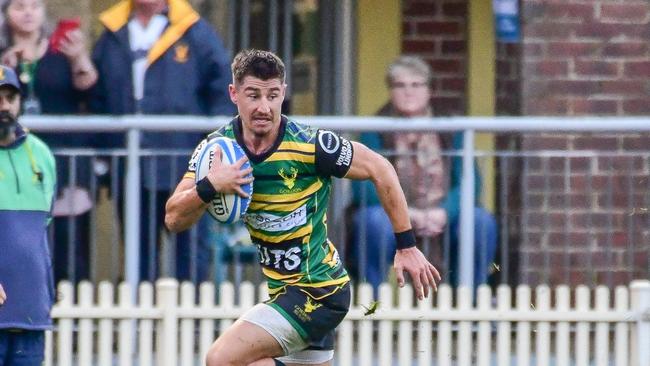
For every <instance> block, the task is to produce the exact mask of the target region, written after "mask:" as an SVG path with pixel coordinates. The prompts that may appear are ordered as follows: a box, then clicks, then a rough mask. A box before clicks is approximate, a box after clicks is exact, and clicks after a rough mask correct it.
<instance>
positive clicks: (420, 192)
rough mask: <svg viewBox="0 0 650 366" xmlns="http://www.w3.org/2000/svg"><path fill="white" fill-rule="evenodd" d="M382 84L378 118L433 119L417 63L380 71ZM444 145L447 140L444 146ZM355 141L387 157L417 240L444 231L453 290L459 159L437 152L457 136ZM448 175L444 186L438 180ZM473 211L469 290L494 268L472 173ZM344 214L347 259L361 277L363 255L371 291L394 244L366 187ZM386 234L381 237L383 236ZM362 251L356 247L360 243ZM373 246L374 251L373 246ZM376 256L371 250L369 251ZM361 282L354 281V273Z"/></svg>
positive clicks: (376, 136) (427, 73)
mask: <svg viewBox="0 0 650 366" xmlns="http://www.w3.org/2000/svg"><path fill="white" fill-rule="evenodd" d="M386 81H387V83H388V87H389V88H390V101H389V102H388V103H387V104H386V105H385V106H384V107H383V108H382V109H381V110H380V111H379V112H378V115H380V116H396V117H397V116H399V117H404V118H412V117H430V116H433V109H432V106H431V95H432V91H431V69H430V68H429V66H428V65H427V64H426V63H425V62H424V61H423V60H421V59H419V58H416V57H410V56H403V57H400V58H398V59H397V60H396V61H395V62H393V63H392V64H391V65H390V67H389V68H388V72H387V75H386ZM449 140H451V141H449ZM360 141H361V142H362V143H364V144H366V145H367V146H368V147H370V148H372V149H375V150H377V151H384V152H385V151H387V150H391V151H394V152H395V157H394V160H395V161H394V163H395V169H396V171H397V173H398V175H399V177H400V180H401V181H402V187H404V193H405V195H406V198H407V200H408V202H409V205H410V206H411V208H410V209H409V215H410V216H411V223H412V225H413V227H414V229H415V230H416V232H417V234H418V236H419V238H420V239H422V238H424V237H434V236H437V235H438V234H440V233H441V232H442V231H443V230H444V229H445V227H447V228H448V230H449V238H450V240H449V242H450V263H449V271H448V272H449V274H448V281H449V282H450V283H451V284H453V285H457V284H458V250H459V233H458V231H459V221H460V220H459V219H460V181H461V174H462V158H461V157H453V158H451V164H446V162H445V160H444V159H443V157H442V156H441V151H442V150H444V149H449V148H450V149H452V150H459V149H462V143H463V138H462V133H460V132H459V133H454V134H452V136H451V138H450V139H445V138H443V137H442V136H440V135H439V134H436V133H420V132H418V133H414V132H399V133H383V134H380V133H376V132H371V133H363V134H362V136H361V138H360ZM446 171H448V172H449V173H448V174H449V176H450V178H449V185H448V187H447V184H446V183H447V180H446V178H445V174H446ZM474 172H475V173H474V174H475V178H476V185H475V192H476V207H475V208H474V220H475V221H474V223H475V229H474V238H475V241H474V246H475V249H474V250H475V258H474V265H475V267H474V284H475V285H478V284H481V283H485V282H486V281H487V275H488V270H489V268H488V267H489V265H490V263H492V262H493V261H494V257H495V254H496V245H497V238H496V236H497V233H496V230H497V228H496V220H495V219H494V217H493V216H492V214H490V213H489V212H488V211H487V210H486V209H484V208H483V207H480V193H481V189H480V187H481V181H480V176H479V174H478V169H477V168H476V166H475V169H474ZM353 189H354V197H353V202H354V204H355V207H356V209H355V210H354V212H353V214H352V222H353V225H352V226H353V230H352V231H353V233H352V245H351V246H350V253H349V255H350V258H349V260H350V261H351V262H352V264H353V265H355V268H356V269H357V272H360V271H361V268H359V267H362V264H361V263H360V258H361V254H362V253H360V252H359V250H363V249H364V248H366V252H365V253H364V254H365V258H366V261H365V271H364V272H365V278H366V280H367V281H368V282H369V283H371V284H372V285H373V286H374V287H375V289H376V288H377V286H379V284H380V283H381V282H382V281H384V279H385V274H386V273H387V270H386V269H387V266H388V265H389V264H388V262H387V261H389V260H390V258H392V256H393V255H394V252H395V242H394V238H393V235H392V233H391V232H390V226H389V225H388V224H389V221H388V217H387V216H386V214H385V213H384V210H383V209H382V207H381V205H380V203H379V201H378V198H377V193H376V192H375V190H374V189H373V187H372V186H370V185H368V184H363V183H357V182H355V185H354V186H353ZM387 228H388V230H387ZM364 243H365V244H366V245H363V244H364ZM377 244H378V245H379V246H380V248H376V247H374V245H377ZM377 249H379V250H377ZM358 275H359V276H360V277H361V274H358Z"/></svg>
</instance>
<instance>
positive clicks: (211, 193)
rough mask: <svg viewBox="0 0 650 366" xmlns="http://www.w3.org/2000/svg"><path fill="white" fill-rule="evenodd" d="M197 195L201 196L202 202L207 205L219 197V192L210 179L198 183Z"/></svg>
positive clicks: (206, 178)
mask: <svg viewBox="0 0 650 366" xmlns="http://www.w3.org/2000/svg"><path fill="white" fill-rule="evenodd" d="M196 193H197V194H198V195H199V198H200V199H201V201H203V202H205V203H209V202H210V201H212V200H213V199H214V198H215V197H216V196H217V190H216V189H214V186H213V185H212V183H210V180H209V179H208V177H205V178H203V179H201V180H199V181H198V182H196Z"/></svg>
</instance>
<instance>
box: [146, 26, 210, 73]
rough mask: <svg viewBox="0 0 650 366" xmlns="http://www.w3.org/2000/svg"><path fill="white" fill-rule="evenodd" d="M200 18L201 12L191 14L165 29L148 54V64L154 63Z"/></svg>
mask: <svg viewBox="0 0 650 366" xmlns="http://www.w3.org/2000/svg"><path fill="white" fill-rule="evenodd" d="M199 19H200V16H199V14H197V13H194V14H189V15H188V16H187V17H185V18H184V19H183V20H181V21H180V23H178V24H174V25H172V26H171V27H168V28H167V30H165V33H163V35H162V36H161V37H160V38H159V39H158V41H157V42H156V43H154V45H153V46H152V47H151V49H150V50H149V54H148V55H147V66H148V65H151V64H153V63H154V62H155V61H156V60H157V59H159V58H160V56H162V55H163V53H165V51H167V50H168V49H169V47H171V46H172V45H173V44H174V43H176V41H178V40H179V39H180V38H181V37H182V36H183V34H185V32H186V31H187V30H188V29H189V28H190V27H191V26H192V25H194V23H196V22H198V21H199Z"/></svg>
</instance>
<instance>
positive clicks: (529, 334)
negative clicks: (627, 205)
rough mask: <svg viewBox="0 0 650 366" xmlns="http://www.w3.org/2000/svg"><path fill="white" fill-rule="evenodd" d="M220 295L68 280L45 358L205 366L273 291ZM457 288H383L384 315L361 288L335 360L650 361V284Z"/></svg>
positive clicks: (64, 363)
mask: <svg viewBox="0 0 650 366" xmlns="http://www.w3.org/2000/svg"><path fill="white" fill-rule="evenodd" d="M219 291H220V293H219V295H220V296H219V302H218V303H215V301H214V299H215V286H214V285H212V284H210V283H204V284H202V285H201V286H200V289H199V295H198V303H197V301H196V299H197V295H196V292H195V288H194V286H193V285H191V284H189V283H183V284H182V285H180V294H179V284H178V283H177V282H176V281H175V280H171V279H163V280H160V281H158V282H157V283H156V285H155V292H154V286H152V285H151V284H149V283H143V284H141V285H140V287H139V289H138V291H137V292H138V299H139V301H138V302H135V301H134V297H133V295H134V293H135V291H132V289H131V288H130V287H129V286H128V285H127V284H122V285H120V286H119V288H118V291H117V299H116V294H115V291H114V288H113V286H112V285H111V284H110V283H101V284H99V286H98V289H97V291H96V289H95V288H94V287H93V285H91V284H90V283H81V284H79V287H78V288H77V291H76V293H75V291H74V288H73V286H72V285H70V284H69V283H61V284H60V286H59V291H58V294H59V302H58V303H57V304H56V306H55V307H54V309H53V310H52V315H53V317H54V318H55V323H56V329H55V331H54V332H53V333H52V332H48V335H47V338H46V362H45V365H47V366H50V365H59V366H71V365H80V366H88V365H99V366H109V365H120V366H132V365H137V366H150V365H156V366H178V365H182V366H187V365H203V361H202V360H203V355H205V353H206V351H207V350H208V348H209V347H210V345H211V344H212V342H213V341H214V339H215V337H216V336H217V335H218V334H219V332H221V331H223V330H224V329H225V328H227V327H228V326H230V324H232V322H233V320H234V319H236V318H237V317H238V316H239V315H241V314H242V313H243V312H244V311H245V310H246V309H248V308H250V307H251V306H253V304H255V303H256V301H260V300H263V299H265V298H266V297H267V295H266V289H265V288H264V287H260V288H259V289H258V290H257V291H256V289H255V288H254V286H253V285H251V284H250V283H244V284H242V285H241V286H240V287H239V289H238V291H239V297H240V301H239V304H235V301H234V300H235V289H234V287H233V286H232V284H230V283H224V284H222V285H221V286H220V288H219ZM256 292H257V296H256ZM453 295H454V294H453V292H452V289H451V288H450V287H448V286H446V285H443V286H441V287H440V288H439V290H438V292H437V294H436V296H434V297H433V298H432V297H429V299H427V300H426V301H422V302H417V303H416V302H415V301H414V296H413V291H412V289H411V288H410V287H408V286H406V287H404V288H401V289H399V290H398V292H397V293H394V291H393V289H392V288H391V286H390V285H383V286H382V287H381V288H380V295H379V307H378V309H377V311H376V312H375V313H374V314H371V315H365V313H366V309H365V308H364V307H363V306H361V305H365V306H366V307H367V306H368V305H369V304H371V303H372V301H373V299H372V289H371V288H370V287H369V286H367V285H362V286H359V288H358V294H357V295H356V296H355V297H357V298H358V300H357V301H355V305H353V306H352V309H351V311H350V312H349V314H348V316H347V318H346V319H345V320H344V321H343V323H342V324H341V325H340V326H339V328H338V332H337V344H336V359H335V365H340V366H347V365H361V366H370V365H381V366H384V365H400V366H404V365H408V366H411V365H427V366H429V365H439V366H451V365H459V366H465V365H480V366H483V365H499V366H501V365H517V366H524V365H526V366H527V365H537V366H547V365H557V366H568V365H576V366H587V365H595V366H606V365H616V366H626V365H630V366H648V365H650V281H645V280H643V281H634V282H632V283H631V284H630V286H629V288H628V287H618V288H616V289H615V290H614V291H613V293H612V292H611V291H610V289H609V288H606V287H598V288H596V289H595V290H593V291H592V290H591V289H589V288H587V287H584V286H580V287H577V288H576V289H575V291H574V293H573V296H572V294H571V291H570V289H569V288H568V287H566V286H560V287H557V288H555V289H553V290H552V289H550V288H549V287H547V286H540V287H537V288H536V289H535V290H534V293H533V291H532V290H531V289H530V288H529V287H526V286H520V287H518V288H517V289H516V290H515V293H514V294H513V293H512V290H511V289H510V288H509V287H507V286H501V287H499V288H498V289H497V291H496V294H494V295H495V296H493V294H492V293H491V290H490V288H488V287H481V288H479V290H478V293H477V299H476V306H474V305H473V301H472V299H471V292H470V291H469V290H468V289H466V288H461V289H459V290H458V291H457V293H456V296H455V297H454V296H453ZM513 295H514V296H513ZM612 295H613V299H612ZM256 297H257V300H256ZM95 298H96V300H95ZM513 298H514V300H515V301H514V304H513V301H512V300H513ZM533 298H534V300H533ZM154 300H155V301H154ZM179 300H180V301H179ZM393 300H396V301H393ZM395 303H396V304H395ZM375 332H376V337H373V336H374V333H375Z"/></svg>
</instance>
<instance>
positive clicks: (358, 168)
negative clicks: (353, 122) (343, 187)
mask: <svg viewBox="0 0 650 366" xmlns="http://www.w3.org/2000/svg"><path fill="white" fill-rule="evenodd" d="M352 147H353V150H354V154H353V157H352V164H351V165H350V170H348V172H347V174H346V175H345V178H350V179H370V180H371V181H372V182H373V184H374V185H375V189H376V191H377V195H378V196H379V200H380V201H381V204H382V206H383V208H384V211H386V214H388V217H389V219H390V222H391V223H392V225H393V230H394V231H395V233H396V237H397V240H398V243H399V244H398V247H399V246H401V247H405V248H402V249H398V250H397V251H396V253H395V260H394V269H395V273H396V275H397V281H398V283H399V285H400V287H401V286H404V270H406V271H407V272H408V273H409V275H410V276H411V278H412V280H413V286H414V287H415V291H416V294H417V296H418V298H419V299H420V300H421V299H423V298H424V297H427V296H428V295H429V286H430V287H431V288H433V289H434V290H435V289H436V281H440V274H439V273H438V270H437V269H436V268H435V267H434V266H433V265H432V264H431V263H429V261H428V260H427V259H426V258H425V257H424V255H423V254H422V252H421V251H420V250H419V249H418V248H417V247H415V237H414V235H413V231H412V228H411V221H410V219H409V213H408V206H407V204H406V198H405V197H404V191H403V190H402V187H401V186H400V184H399V179H398V177H397V173H396V172H395V169H394V168H393V165H392V164H391V163H390V162H389V161H388V160H387V159H386V158H384V157H383V156H381V155H379V154H377V153H376V152H374V151H372V150H370V149H369V148H367V147H366V146H365V145H363V144H361V143H358V142H352Z"/></svg>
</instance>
